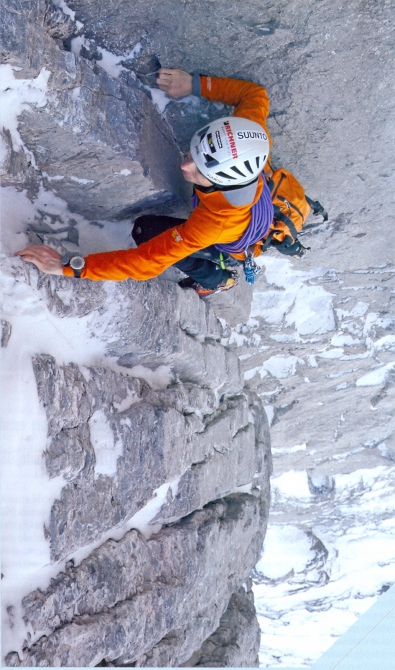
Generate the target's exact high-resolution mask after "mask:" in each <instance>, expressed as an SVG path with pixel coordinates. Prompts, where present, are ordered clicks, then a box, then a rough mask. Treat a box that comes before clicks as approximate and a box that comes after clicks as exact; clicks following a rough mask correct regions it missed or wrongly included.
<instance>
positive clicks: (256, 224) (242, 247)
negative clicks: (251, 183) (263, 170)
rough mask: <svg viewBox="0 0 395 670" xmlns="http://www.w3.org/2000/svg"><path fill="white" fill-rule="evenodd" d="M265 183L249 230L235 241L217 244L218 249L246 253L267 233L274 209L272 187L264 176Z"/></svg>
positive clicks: (255, 206)
mask: <svg viewBox="0 0 395 670" xmlns="http://www.w3.org/2000/svg"><path fill="white" fill-rule="evenodd" d="M263 183H264V186H263V191H262V195H261V197H260V198H259V200H258V202H256V203H255V205H253V207H252V208H251V221H250V223H249V225H248V227H247V230H246V231H245V232H244V234H243V235H242V237H240V238H239V239H238V240H236V241H235V242H230V243H229V244H216V245H215V248H216V249H218V250H219V251H225V252H226V253H244V251H246V250H247V249H248V247H249V246H250V245H251V244H255V242H259V240H261V239H262V238H263V237H264V236H265V235H266V233H267V231H268V230H269V228H270V225H271V223H272V221H273V216H274V210H273V202H272V198H271V194H270V189H269V187H268V185H267V183H266V180H265V178H263Z"/></svg>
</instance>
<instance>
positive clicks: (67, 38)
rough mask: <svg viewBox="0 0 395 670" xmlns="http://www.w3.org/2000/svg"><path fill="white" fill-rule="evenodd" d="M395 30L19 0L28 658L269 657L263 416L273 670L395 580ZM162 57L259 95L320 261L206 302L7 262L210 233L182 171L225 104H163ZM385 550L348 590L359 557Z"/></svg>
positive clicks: (15, 430) (6, 601)
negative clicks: (147, 233) (152, 219)
mask: <svg viewBox="0 0 395 670" xmlns="http://www.w3.org/2000/svg"><path fill="white" fill-rule="evenodd" d="M393 11H394V7H393V2H392V0H383V1H382V2H380V3H377V2H374V1H373V0H368V1H366V2H364V3H361V2H359V0H351V2H348V3H346V4H344V5H342V6H340V5H338V4H336V3H332V2H329V0H320V1H317V0H308V1H307V2H304V3H298V2H296V1H295V2H288V1H286V0H280V1H277V2H276V3H271V2H267V1H266V0H252V1H249V2H244V1H242V2H240V0H237V1H236V0H220V1H218V2H212V0H199V1H198V0H163V2H160V3H158V2H150V1H148V2H147V0H135V1H134V2H133V3H130V2H129V1H128V0H117V1H115V0H106V1H104V0H81V1H80V0H68V2H67V4H66V3H65V2H63V1H61V0H56V1H55V2H51V1H50V0H29V1H28V2H26V1H22V0H8V1H7V2H6V3H4V7H3V8H2V17H3V22H2V24H3V25H2V28H3V37H2V66H1V67H2V69H1V87H2V94H3V98H4V100H5V104H3V110H2V125H3V135H2V143H1V146H0V157H1V171H2V184H3V187H4V188H3V189H2V209H3V216H2V238H3V242H2V255H3V264H2V265H3V272H2V282H3V296H4V300H3V315H2V339H1V344H2V352H3V363H4V365H3V370H4V380H5V381H4V383H3V389H6V392H5V393H3V399H2V402H3V405H4V410H3V415H4V417H5V421H4V425H5V432H4V434H5V436H6V439H5V444H6V448H5V449H3V472H4V473H5V475H4V479H3V509H4V512H3V514H5V515H6V517H7V519H9V522H8V524H7V527H6V530H7V533H5V530H4V531H3V550H2V551H3V569H2V572H3V652H4V654H5V657H6V658H5V660H4V661H3V662H4V663H5V664H6V665H11V666H19V665H24V666H36V665H40V666H45V665H47V666H50V665H55V666H56V665H57V666H79V665H87V666H93V665H98V664H101V665H129V666H130V665H145V666H166V665H175V666H177V665H183V666H188V665H190V666H194V665H202V666H215V665H218V666H232V665H233V666H235V665H237V666H252V665H254V664H256V663H257V651H258V646H259V631H258V628H257V620H256V616H255V613H254V606H253V604H252V594H251V582H250V575H251V572H252V570H253V568H254V566H255V564H256V563H257V562H258V560H259V558H260V556H261V551H262V544H263V539H264V536H265V530H266V524H267V521H268V506H269V474H270V468H271V463H270V448H269V430H268V423H270V424H271V428H270V430H271V438H272V444H273V454H274V477H275V479H274V480H273V483H274V498H273V516H272V519H271V525H270V527H269V528H273V534H272V535H270V533H269V540H270V543H269V542H268V543H267V545H266V549H265V552H264V556H263V559H262V561H260V563H259V564H258V566H257V568H256V570H255V571H254V573H253V577H254V580H255V583H256V586H257V588H256V590H255V598H256V602H257V604H258V609H259V612H260V617H259V620H260V626H261V629H262V632H263V636H262V648H261V663H262V664H263V665H267V664H271V663H272V662H274V660H275V662H276V663H277V662H278V663H282V662H284V663H285V665H287V661H289V660H290V659H293V660H294V661H295V662H296V664H297V665H298V664H302V663H304V664H308V663H310V662H311V661H312V660H314V658H316V657H317V655H319V653H320V651H322V650H323V649H324V648H325V646H328V645H329V644H330V643H331V641H333V639H334V637H335V636H336V635H339V634H341V632H343V630H344V628H345V627H347V626H348V625H350V624H351V623H352V622H353V620H355V618H356V617H357V616H358V614H359V613H360V612H361V611H362V610H363V608H364V607H365V608H366V607H367V606H368V604H369V603H370V602H371V601H372V599H373V598H374V597H376V596H377V594H378V593H379V592H380V590H381V589H384V588H385V587H386V585H388V583H389V582H390V581H391V578H390V571H391V569H392V566H393V562H394V557H393V554H391V551H390V550H389V549H388V550H387V549H386V547H387V543H388V546H389V544H390V540H393V537H392V534H393V525H391V516H392V515H393V506H392V503H391V495H390V494H391V492H392V491H393V489H392V484H391V482H390V476H391V474H392V472H393V467H392V463H393V461H394V458H395V456H394V454H395V446H394V425H393V411H392V406H393V391H394V384H393V368H394V358H393V352H394V334H393V333H394V325H395V320H394V314H393V304H392V303H393V295H394V271H393V270H394V268H393V243H392V229H393V211H392V210H393V206H392V200H391V193H392V190H393V186H394V175H393V170H392V167H391V166H392V165H393V162H394V160H393V159H394V156H393V152H394V146H395V143H394V127H393V124H392V123H391V109H392V106H393V92H392V78H393V75H392V67H391V63H392V57H393V41H392V39H391V38H392V37H393V27H392V26H393ZM159 64H161V65H163V66H169V67H182V68H184V69H186V70H188V71H190V72H204V73H212V74H215V75H219V76H232V77H240V78H244V79H251V80H254V81H256V82H258V83H260V84H262V85H264V86H265V87H266V88H267V90H268V92H269V96H270V99H271V116H270V118H269V127H270V130H271V135H272V138H273V151H272V159H273V162H274V163H275V164H277V165H284V166H285V167H287V168H289V169H290V170H292V171H293V172H294V173H295V175H296V176H297V177H298V178H299V179H300V181H301V182H302V183H303V184H304V186H305V187H306V191H307V193H308V194H309V195H310V196H311V197H313V198H318V199H320V200H321V201H322V202H323V204H324V205H325V206H326V207H327V208H328V209H329V212H330V218H329V221H328V222H326V223H324V222H319V221H317V222H314V221H313V220H311V222H310V225H309V226H307V228H306V234H305V235H304V237H303V243H304V244H305V246H310V247H311V251H310V252H309V253H308V255H307V256H306V257H305V258H304V259H303V261H302V262H299V261H298V260H296V259H284V258H282V257H280V256H279V255H278V254H276V252H274V251H273V252H272V251H270V252H268V253H267V254H266V255H265V256H264V257H263V258H262V265H263V272H262V275H261V276H260V278H259V280H258V282H257V284H256V285H255V288H254V295H252V291H251V289H250V287H247V286H246V285H239V287H238V288H237V290H236V291H235V292H234V293H233V294H232V292H229V294H227V295H225V294H223V295H218V296H213V298H211V299H210V300H209V301H207V302H204V301H201V300H199V299H198V298H197V296H196V295H195V294H194V293H193V292H192V291H186V292H182V291H181V290H180V289H179V288H178V286H177V285H176V284H175V282H174V276H172V275H171V273H170V274H169V273H168V274H167V275H166V277H161V278H158V279H155V280H151V281H149V282H145V283H136V282H133V281H131V280H129V281H126V282H123V283H119V284H112V283H110V282H104V283H100V284H99V283H98V284H96V283H93V282H83V283H81V284H76V282H75V281H74V280H71V279H66V278H64V279H63V278H53V277H52V278H48V277H44V276H43V275H41V274H40V273H38V272H37V271H36V270H35V269H28V268H27V267H22V264H21V262H20V261H19V260H17V259H14V258H13V257H12V254H13V252H14V251H16V250H17V249H19V248H21V247H22V246H24V245H25V244H26V243H27V242H28V241H37V238H36V237H35V235H39V239H41V240H43V241H44V242H45V243H47V244H50V245H52V246H54V247H55V248H57V249H58V250H64V251H65V250H70V251H75V250H77V249H79V250H80V251H81V252H82V253H83V254H87V253H89V252H96V251H102V250H110V249H114V248H127V247H128V246H130V244H131V239H130V232H131V229H132V225H133V220H134V218H135V216H136V215H137V214H139V213H142V212H148V211H155V212H166V213H170V214H174V215H176V216H177V215H182V214H187V212H188V207H189V206H188V197H189V191H188V188H187V187H186V186H185V184H184V182H183V181H182V179H181V177H180V173H179V168H178V166H179V162H180V158H181V151H186V150H187V149H188V142H189V138H190V136H191V134H192V132H193V131H194V130H195V129H196V128H197V127H199V126H200V125H201V123H202V119H207V118H213V117H216V116H221V115H223V114H224V113H225V112H226V110H224V108H223V106H220V105H217V106H215V105H211V104H209V103H207V102H206V101H202V100H199V99H197V98H195V97H193V96H189V97H188V98H186V99H184V100H181V101H177V102H175V101H171V100H169V99H167V98H166V97H165V96H164V95H163V94H162V93H161V92H160V91H158V89H156V88H155V84H154V81H155V76H154V74H153V73H154V72H155V70H156V69H157V68H158V67H159ZM7 96H8V97H7ZM313 223H314V225H313ZM251 301H252V307H251V309H250V305H251ZM218 317H220V318H219V319H218ZM264 407H265V410H264ZM266 416H267V417H268V419H269V421H267V418H266ZM347 478H348V479H347ZM372 501H376V503H377V504H376V503H375V504H376V506H375V507H374V509H373V502H372ZM358 506H359V507H358ZM369 524H370V526H369V527H368V525H369ZM363 528H368V530H369V532H368V531H366V532H365V537H362V535H363V532H362V529H363ZM339 537H342V538H343V544H339ZM375 538H376V547H377V542H378V541H380V555H379V556H377V560H376V558H375V559H372V560H371V561H370V562H365V564H363V565H362V564H358V565H359V569H358V570H355V569H354V570H353V581H352V588H351V587H350V589H348V590H347V588H346V586H344V584H345V583H347V585H349V584H350V579H349V575H350V570H349V568H347V569H345V574H346V576H347V579H346V578H345V579H344V581H342V579H338V578H339V574H343V572H342V570H343V568H344V566H345V565H348V564H347V561H348V560H349V558H348V557H350V556H351V558H352V557H353V556H354V555H353V553H352V551H351V549H350V547H353V546H356V545H355V544H353V543H358V547H359V548H360V551H359V552H358V554H359V555H364V556H365V557H367V556H372V555H373V554H374V552H373V551H372V547H374V546H375ZM377 538H379V540H378V539H377ZM369 542H370V543H369ZM300 547H302V549H301V550H300V551H301V553H302V554H303V555H304V557H305V559H306V560H305V562H304V563H303V560H301V561H299V562H298V560H297V557H298V556H299V554H298V551H297V549H298V548H300ZM270 548H271V549H270ZM269 551H272V552H273V553H276V552H277V555H281V557H282V558H283V559H284V562H283V563H280V565H277V566H275V568H276V569H274V567H273V565H272V564H270V561H269V558H268V552H269ZM303 552H304V553H303ZM290 555H292V557H293V558H294V562H292V561H290V560H288V561H287V560H285V559H286V557H287V556H288V557H289V556H290ZM21 556H23V560H21ZM337 556H340V559H342V560H343V563H341V564H340V563H339V562H336V560H337V558H336V557H337ZM351 558H350V561H351ZM340 559H339V560H340ZM353 560H354V563H352V564H353V565H354V566H355V565H356V564H355V560H356V559H355V556H354V559H353ZM350 564H351V563H350ZM339 565H340V566H341V569H340V568H339ZM367 575H368V577H369V578H368V579H367ZM367 582H369V584H370V586H369V588H365V586H364V584H366V583H367ZM295 585H296V586H295ZM276 589H277V591H276ZM295 591H297V593H299V596H298V597H297V598H296V600H295V598H294V599H292V598H293V597H294V594H295ZM276 593H278V594H279V595H278V596H276ZM301 593H302V594H306V597H302V596H301V595H300V594H301ZM276 598H277V599H276ZM361 603H362V604H361ZM301 612H302V614H303V616H302V621H303V622H304V623H303V626H304V630H306V631H307V635H308V638H309V639H311V637H312V635H311V630H314V631H315V633H314V639H315V640H316V644H315V645H312V646H310V643H309V642H308V640H307V641H306V644H304V650H303V651H300V650H298V645H297V642H295V640H296V638H297V635H294V634H293V633H292V632H291V631H294V630H298V626H299V625H300V618H298V616H299V614H300V613H301ZM320 617H321V619H320ZM320 621H324V623H323V624H320ZM307 624H308V625H307ZM294 626H295V628H294ZM320 645H321V646H320ZM295 659H296V660H295Z"/></svg>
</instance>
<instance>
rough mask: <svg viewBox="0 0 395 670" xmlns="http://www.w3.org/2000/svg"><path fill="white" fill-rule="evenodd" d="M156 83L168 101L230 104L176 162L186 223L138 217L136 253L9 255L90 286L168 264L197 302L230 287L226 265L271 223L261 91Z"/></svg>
mask: <svg viewBox="0 0 395 670" xmlns="http://www.w3.org/2000/svg"><path fill="white" fill-rule="evenodd" d="M157 84H158V86H159V88H160V89H161V90H162V91H164V92H165V93H166V94H167V95H169V96H171V97H173V98H181V97H185V96H187V95H189V94H192V93H193V94H195V95H200V96H202V97H204V98H206V99H208V100H210V101H211V102H222V103H225V104H227V105H231V106H233V107H234V114H233V116H230V117H224V118H220V119H217V120H215V121H210V122H208V123H207V124H206V125H205V127H202V128H201V129H200V130H198V131H197V132H196V133H195V134H194V135H193V137H192V140H191V145H190V152H189V154H188V157H187V159H186V160H185V161H184V162H183V163H182V164H181V170H182V173H183V176H184V178H185V179H186V181H188V182H191V183H192V184H193V185H194V197H193V200H194V209H193V211H192V213H191V214H190V216H189V218H188V219H186V220H183V219H175V218H172V217H163V216H151V215H146V216H141V217H139V218H138V219H137V220H136V221H135V226H134V231H133V238H134V240H135V242H136V243H137V245H138V246H137V248H131V249H127V250H119V251H110V252H104V253H97V254H91V255H88V256H86V257H85V258H82V257H81V256H78V255H77V254H75V253H74V254H72V253H67V254H65V255H64V256H63V257H62V256H61V255H60V254H59V253H58V252H56V251H55V250H54V249H52V248H50V247H48V246H46V245H40V246H28V247H26V248H25V249H23V250H21V251H19V252H17V253H16V255H17V256H20V257H21V258H22V259H23V260H24V261H29V262H32V263H34V264H35V265H36V266H37V267H38V268H39V269H40V270H42V271H43V272H46V273H49V274H55V275H65V276H69V277H73V276H74V277H77V278H82V279H85V278H86V279H91V280H96V281H99V280H104V279H109V280H114V281H121V280H124V279H127V278H129V277H132V278H133V279H137V280H144V279H150V278H152V277H156V276H157V275H159V274H161V273H162V272H163V271H164V270H165V269H166V268H168V267H170V266H172V265H175V266H176V267H177V268H179V269H180V270H182V271H183V272H184V273H185V274H186V275H187V279H186V280H183V281H181V282H180V285H181V286H182V287H184V288H186V287H191V288H194V289H195V290H196V292H197V293H198V294H199V295H200V296H201V297H203V296H205V295H209V294H211V293H214V292H217V291H222V290H227V289H229V288H232V287H233V286H235V285H236V284H237V282H238V275H237V272H235V270H234V267H232V265H233V266H234V265H235V264H236V265H237V262H238V261H239V262H240V263H242V262H243V260H244V261H245V260H246V256H248V253H250V256H251V249H252V248H253V246H252V245H254V243H255V242H257V241H258V240H260V239H262V237H263V236H264V235H265V233H267V231H268V229H269V226H270V224H271V222H272V218H273V204H272V201H271V197H270V192H269V189H268V187H267V184H266V182H265V180H264V179H263V178H262V175H261V173H262V170H263V167H264V165H265V163H266V161H267V158H268V154H269V148H270V144H269V142H270V140H269V133H268V130H267V127H266V119H267V116H268V113H269V100H268V97H267V93H266V91H265V89H264V88H263V87H261V86H258V85H257V84H254V83H251V82H247V81H242V80H237V79H228V78H218V77H212V76H205V75H190V74H188V73H187V72H184V71H183V70H179V69H170V68H161V69H160V70H159V71H158V79H157ZM254 205H256V206H255V207H254V209H252V208H253V206H254ZM248 250H250V251H248ZM235 259H236V260H235Z"/></svg>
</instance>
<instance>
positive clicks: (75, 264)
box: [62, 251, 85, 279]
mask: <svg viewBox="0 0 395 670" xmlns="http://www.w3.org/2000/svg"><path fill="white" fill-rule="evenodd" d="M62 265H64V266H68V267H70V268H71V269H72V270H73V272H74V277H76V278H77V279H80V278H81V270H82V268H84V267H85V260H84V259H83V258H82V256H77V254H73V253H71V252H70V251H68V252H67V254H64V256H62Z"/></svg>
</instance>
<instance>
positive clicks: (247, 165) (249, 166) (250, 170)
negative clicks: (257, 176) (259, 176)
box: [244, 161, 254, 174]
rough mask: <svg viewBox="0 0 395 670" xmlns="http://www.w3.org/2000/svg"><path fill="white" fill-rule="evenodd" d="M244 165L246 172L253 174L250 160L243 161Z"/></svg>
mask: <svg viewBox="0 0 395 670" xmlns="http://www.w3.org/2000/svg"><path fill="white" fill-rule="evenodd" d="M244 165H245V166H246V168H247V170H248V172H250V173H251V174H254V170H253V169H252V167H251V165H250V161H244Z"/></svg>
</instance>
